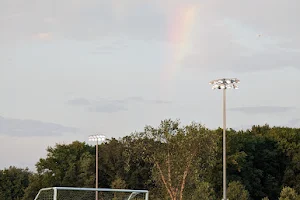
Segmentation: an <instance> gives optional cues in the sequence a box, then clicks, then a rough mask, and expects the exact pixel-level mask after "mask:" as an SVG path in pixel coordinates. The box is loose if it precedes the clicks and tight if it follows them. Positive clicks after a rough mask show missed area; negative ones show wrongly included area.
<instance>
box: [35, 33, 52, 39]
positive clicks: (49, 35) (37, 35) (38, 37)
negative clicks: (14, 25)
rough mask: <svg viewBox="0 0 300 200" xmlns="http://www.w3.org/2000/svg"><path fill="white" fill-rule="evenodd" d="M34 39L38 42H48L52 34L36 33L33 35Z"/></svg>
mask: <svg viewBox="0 0 300 200" xmlns="http://www.w3.org/2000/svg"><path fill="white" fill-rule="evenodd" d="M34 38H37V39H40V40H50V39H51V38H52V33H37V34H35V35H34Z"/></svg>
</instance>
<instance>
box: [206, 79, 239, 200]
mask: <svg viewBox="0 0 300 200" xmlns="http://www.w3.org/2000/svg"><path fill="white" fill-rule="evenodd" d="M238 83H240V80H239V79H237V78H222V79H217V80H213V81H211V82H209V84H211V85H212V89H220V90H223V200H227V183H226V182H227V177H226V90H227V89H238V85H237V84H238Z"/></svg>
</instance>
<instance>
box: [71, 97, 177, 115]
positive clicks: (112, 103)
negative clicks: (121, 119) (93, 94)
mask: <svg viewBox="0 0 300 200" xmlns="http://www.w3.org/2000/svg"><path fill="white" fill-rule="evenodd" d="M170 103H171V102H170V101H163V100H148V99H144V98H142V97H129V98H126V99H117V100H109V99H100V100H88V99H85V98H76V99H72V100H69V101H67V104H69V105H72V106H84V107H86V108H87V110H88V111H90V112H100V113H115V112H120V111H127V110H128V107H129V106H130V105H137V104H157V105H162V104H170Z"/></svg>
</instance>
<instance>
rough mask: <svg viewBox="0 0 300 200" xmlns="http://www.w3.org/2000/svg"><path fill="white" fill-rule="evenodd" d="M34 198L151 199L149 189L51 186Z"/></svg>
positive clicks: (57, 199)
mask: <svg viewBox="0 0 300 200" xmlns="http://www.w3.org/2000/svg"><path fill="white" fill-rule="evenodd" d="M97 197H98V199H97ZM34 200H149V191H148V190H127V189H108V188H98V189H96V188H75V187H51V188H43V189H41V190H40V191H39V193H38V194H37V195H36V197H35V199H34Z"/></svg>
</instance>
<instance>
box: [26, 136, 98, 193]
mask: <svg viewBox="0 0 300 200" xmlns="http://www.w3.org/2000/svg"><path fill="white" fill-rule="evenodd" d="M93 150H94V148H93V147H91V146H89V145H87V144H85V143H81V142H78V141H75V142H73V143H71V144H68V145H66V144H57V145H56V146H55V147H48V148H47V151H48V154H47V157H46V158H41V159H40V160H39V162H38V163H37V164H36V167H37V174H35V175H33V176H32V177H31V179H30V185H29V187H28V188H27V189H26V191H25V196H26V197H27V199H29V198H32V197H34V195H36V194H37V192H38V191H39V189H41V188H43V187H53V186H69V187H72V186H74V187H93V186H94V180H95V170H94V169H95V161H94V160H95V157H94V155H92V152H94V151H93Z"/></svg>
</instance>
